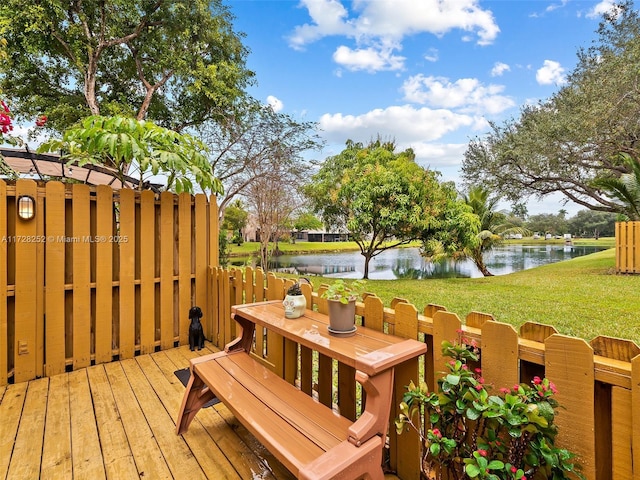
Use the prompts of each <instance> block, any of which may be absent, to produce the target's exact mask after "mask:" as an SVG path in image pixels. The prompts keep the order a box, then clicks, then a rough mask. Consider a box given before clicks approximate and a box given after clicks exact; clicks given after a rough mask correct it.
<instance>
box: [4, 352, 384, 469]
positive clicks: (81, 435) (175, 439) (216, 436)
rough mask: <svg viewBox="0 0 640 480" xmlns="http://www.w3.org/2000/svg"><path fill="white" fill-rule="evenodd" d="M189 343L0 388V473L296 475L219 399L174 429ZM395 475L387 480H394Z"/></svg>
mask: <svg viewBox="0 0 640 480" xmlns="http://www.w3.org/2000/svg"><path fill="white" fill-rule="evenodd" d="M211 351H213V350H210V349H208V348H205V349H204V350H202V351H200V352H191V351H189V348H188V347H180V348H175V349H172V350H165V351H161V352H156V353H153V354H151V355H141V356H138V357H136V358H134V359H130V360H124V361H120V362H113V363H108V364H102V365H96V366H92V367H89V368H86V369H81V370H77V371H74V372H70V373H65V374H62V375H57V376H54V377H50V378H42V379H38V380H33V381H30V382H26V383H18V384H15V385H8V386H6V387H0V479H8V480H25V479H29V480H30V479H38V478H41V479H56V480H59V479H67V478H75V479H84V478H86V479H92V480H94V479H101V478H109V479H132V478H143V479H153V480H155V479H164V478H178V479H185V478H188V479H190V480H192V479H199V478H202V479H207V478H208V479H216V480H217V479H290V478H293V476H292V475H291V473H289V472H288V471H287V470H286V469H285V468H284V467H283V466H282V465H281V464H280V463H279V462H278V461H277V460H276V459H275V458H274V457H273V456H272V455H271V454H269V452H268V451H266V450H265V449H264V447H262V445H260V443H259V442H257V441H256V440H255V438H254V437H253V436H252V435H251V434H249V433H248V432H247V431H246V429H244V427H242V426H241V425H240V424H239V423H238V422H237V421H236V420H235V418H234V417H233V415H231V413H230V412H229V410H228V409H227V408H226V407H225V406H224V405H222V404H218V405H215V406H213V407H210V408H205V409H202V410H201V411H200V412H199V413H198V415H197V416H196V417H195V419H194V421H193V423H192V424H191V426H190V428H189V431H188V432H187V433H186V434H184V435H183V436H178V435H176V433H175V420H176V415H177V412H178V409H179V408H180V402H181V400H182V395H183V393H184V386H183V385H182V383H181V382H180V380H179V379H178V378H177V377H176V376H175V374H174V371H176V370H179V369H181V368H184V367H187V366H188V364H189V358H192V357H193V356H197V355H204V354H207V353H210V352H211ZM394 478H396V477H394V476H393V475H389V476H387V479H394Z"/></svg>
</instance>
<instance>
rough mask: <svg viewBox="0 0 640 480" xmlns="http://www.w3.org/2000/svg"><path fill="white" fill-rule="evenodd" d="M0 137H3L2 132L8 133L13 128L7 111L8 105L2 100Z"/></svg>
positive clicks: (9, 113)
mask: <svg viewBox="0 0 640 480" xmlns="http://www.w3.org/2000/svg"><path fill="white" fill-rule="evenodd" d="M0 106H1V107H2V108H1V109H0V139H2V138H3V135H4V134H7V133H9V132H10V131H11V130H13V125H12V124H11V112H10V111H9V107H7V104H6V103H4V101H0Z"/></svg>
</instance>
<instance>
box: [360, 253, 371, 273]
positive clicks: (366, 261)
mask: <svg viewBox="0 0 640 480" xmlns="http://www.w3.org/2000/svg"><path fill="white" fill-rule="evenodd" d="M362 255H364V274H363V275H362V278H363V279H365V280H368V279H369V262H370V261H371V254H369V253H363V254H362Z"/></svg>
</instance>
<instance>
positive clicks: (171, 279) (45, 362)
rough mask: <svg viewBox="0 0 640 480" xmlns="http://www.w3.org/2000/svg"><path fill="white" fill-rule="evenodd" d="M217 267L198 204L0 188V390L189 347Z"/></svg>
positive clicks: (50, 188) (83, 189)
mask: <svg viewBox="0 0 640 480" xmlns="http://www.w3.org/2000/svg"><path fill="white" fill-rule="evenodd" d="M22 196H29V197H31V198H32V199H34V200H35V216H34V218H32V219H29V220H25V219H22V218H20V217H19V216H18V212H17V203H18V199H19V198H20V197H22ZM217 259H218V210H217V205H216V202H215V201H212V202H211V203H210V202H209V201H208V199H207V197H206V196H205V195H195V196H191V195H189V194H180V195H174V194H172V193H169V192H163V193H161V194H154V193H153V192H151V191H144V192H137V191H134V190H129V189H124V190H119V191H118V190H112V189H111V188H110V187H108V186H98V187H95V188H93V187H89V186H87V185H82V184H75V185H70V184H63V183H60V182H55V181H51V182H47V183H40V184H38V183H36V182H35V181H33V180H18V181H17V182H15V184H7V183H5V182H4V181H1V180H0V272H6V274H4V275H0V385H5V384H7V382H10V381H13V382H22V381H27V380H31V379H33V378H36V377H41V376H50V375H55V374H57V373H61V372H64V371H66V370H72V369H77V368H82V367H86V366H89V365H91V364H95V363H104V362H111V361H112V360H113V359H114V358H120V359H124V358H131V357H133V356H134V355H136V354H137V353H148V352H153V351H154V350H156V349H166V348H173V347H174V346H175V345H177V344H185V343H188V328H189V327H188V325H189V320H188V312H189V308H190V307H191V306H192V305H193V304H194V303H195V304H198V305H200V306H201V308H202V309H203V311H204V312H205V318H211V315H208V311H209V305H210V302H209V299H210V298H211V295H210V294H209V293H210V292H209V290H208V288H209V283H208V282H209V275H208V272H209V266H210V265H212V264H213V265H215V264H217ZM208 328H209V330H211V327H210V326H208Z"/></svg>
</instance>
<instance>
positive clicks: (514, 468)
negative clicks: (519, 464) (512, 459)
mask: <svg viewBox="0 0 640 480" xmlns="http://www.w3.org/2000/svg"><path fill="white" fill-rule="evenodd" d="M517 471H518V469H517V468H516V467H514V466H513V465H512V466H511V473H516V472H517Z"/></svg>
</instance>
